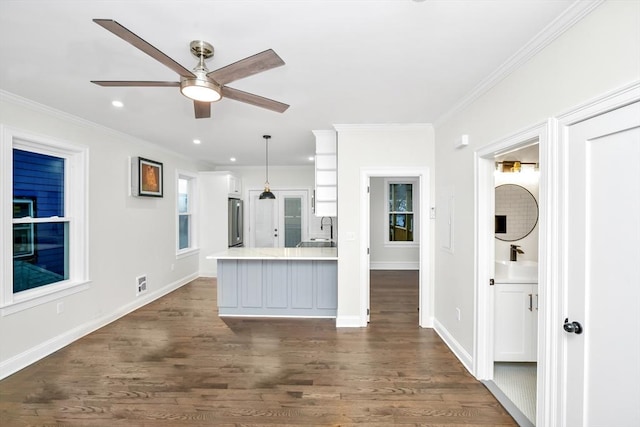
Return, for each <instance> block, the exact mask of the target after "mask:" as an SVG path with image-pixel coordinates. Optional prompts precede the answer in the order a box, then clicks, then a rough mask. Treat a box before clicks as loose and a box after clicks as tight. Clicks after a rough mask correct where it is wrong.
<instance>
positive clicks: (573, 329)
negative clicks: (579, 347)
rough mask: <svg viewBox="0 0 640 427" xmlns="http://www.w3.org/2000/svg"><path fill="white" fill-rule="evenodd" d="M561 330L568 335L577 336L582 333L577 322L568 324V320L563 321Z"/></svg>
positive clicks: (580, 326)
mask: <svg viewBox="0 0 640 427" xmlns="http://www.w3.org/2000/svg"><path fill="white" fill-rule="evenodd" d="M563 328H564V330H565V331H566V332H568V333H570V334H572V333H573V334H578V335H580V334H581V333H582V325H581V324H580V323H579V322H569V319H568V318H567V319H564V325H563Z"/></svg>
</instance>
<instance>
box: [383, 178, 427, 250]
mask: <svg viewBox="0 0 640 427" xmlns="http://www.w3.org/2000/svg"><path fill="white" fill-rule="evenodd" d="M419 183H420V180H419V179H418V178H413V177H412V178H395V177H394V178H385V179H384V225H383V227H384V246H385V247H388V248H398V247H403V248H414V247H419V246H420V229H419V221H417V217H418V215H419V214H420V212H419V207H420V200H419V197H420V195H419V191H416V189H417V188H418V187H419ZM391 184H411V185H412V187H411V198H412V205H413V210H412V211H411V212H410V213H411V214H412V215H413V227H414V228H413V241H411V242H406V241H404V242H402V241H392V240H389V215H390V214H391V211H390V210H389V196H390V194H389V186H390V185H391Z"/></svg>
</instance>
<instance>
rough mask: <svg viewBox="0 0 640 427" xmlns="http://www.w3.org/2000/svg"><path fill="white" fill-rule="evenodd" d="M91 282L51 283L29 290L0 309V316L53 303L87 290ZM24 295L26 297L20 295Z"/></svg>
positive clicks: (17, 295)
mask: <svg viewBox="0 0 640 427" xmlns="http://www.w3.org/2000/svg"><path fill="white" fill-rule="evenodd" d="M90 283H91V282H81V283H71V282H69V281H64V282H58V283H53V284H51V285H47V286H41V287H39V288H35V289H30V290H27V291H23V292H20V293H19V294H16V296H15V297H14V299H13V302H12V303H10V304H7V305H5V306H3V307H0V316H2V317H4V316H8V315H10V314H14V313H19V312H21V311H23V310H28V309H30V308H33V307H37V306H39V305H42V304H46V303H48V302H51V301H55V300H58V299H61V298H64V297H68V296H69V295H73V294H77V293H78V292H82V291H86V290H87V289H89V285H90ZM21 294H26V295H21Z"/></svg>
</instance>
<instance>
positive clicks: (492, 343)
mask: <svg viewBox="0 0 640 427" xmlns="http://www.w3.org/2000/svg"><path fill="white" fill-rule="evenodd" d="M546 129H547V125H546V124H541V125H538V126H535V127H533V128H531V129H528V130H526V131H523V132H521V133H519V134H517V135H514V136H512V137H510V138H507V139H505V140H503V141H499V142H497V143H494V144H491V145H490V146H488V147H486V148H483V149H482V150H479V151H478V152H477V153H476V182H477V186H476V189H477V196H476V201H477V203H476V218H477V228H476V230H477V236H476V257H477V264H476V296H477V298H476V301H477V303H476V321H477V325H478V328H477V334H476V342H475V345H474V370H475V372H476V376H477V378H479V379H481V380H483V381H484V382H485V384H486V385H487V387H488V388H489V389H490V390H491V391H492V392H493V393H494V395H496V397H497V398H498V400H500V401H501V403H502V404H503V405H504V406H505V408H506V409H507V410H508V411H509V412H510V414H511V415H512V416H513V417H514V418H515V419H516V420H517V421H518V423H519V424H520V425H522V426H533V425H535V423H536V419H537V403H538V401H539V395H540V393H539V390H540V386H539V385H540V383H541V381H540V376H539V375H538V374H539V372H540V371H541V367H542V368H544V366H541V365H543V364H544V361H543V360H540V359H539V358H538V354H540V351H541V350H543V349H542V348H539V347H543V346H544V344H541V345H538V343H541V342H543V341H542V340H540V337H539V335H540V333H539V331H540V328H538V321H539V319H540V318H544V317H543V316H544V313H545V310H546V307H545V304H544V303H543V299H542V298H540V296H542V295H544V289H545V279H544V277H540V276H539V274H538V272H539V271H540V269H539V268H538V265H539V262H540V261H541V260H539V259H538V253H539V250H538V247H539V239H540V238H542V236H540V233H541V230H544V228H545V227H546V225H547V224H546V223H545V221H544V209H545V208H546V205H545V203H544V195H545V191H546V189H545V187H544V184H545V182H544V179H543V178H542V177H543V175H544V173H545V164H544V162H543V161H541V160H540V157H539V149H540V147H541V146H542V145H544V144H546ZM516 193H517V194H516ZM525 200H526V201H530V202H531V206H520V204H524V203H525V202H524V201H525ZM516 205H517V206H516ZM530 208H531V209H530ZM530 210H535V214H536V215H535V218H530V217H529V216H528V215H527V214H526V212H528V211H530ZM523 212H525V213H523ZM523 215H524V217H522V216H523ZM522 223H527V226H526V227H522V229H520V228H521V226H520V224H522ZM524 228H526V231H525V230H524Z"/></svg>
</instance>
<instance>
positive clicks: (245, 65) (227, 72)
mask: <svg viewBox="0 0 640 427" xmlns="http://www.w3.org/2000/svg"><path fill="white" fill-rule="evenodd" d="M93 22H95V23H96V24H98V25H100V26H101V27H103V28H105V29H106V30H108V31H111V32H112V33H113V34H115V35H116V36H118V37H120V38H121V39H123V40H124V41H126V42H128V43H131V44H132V45H133V46H135V47H137V48H138V49H140V50H141V51H143V52H144V53H146V54H147V55H149V56H151V57H152V58H153V59H155V60H156V61H159V62H160V63H162V64H164V65H165V66H167V67H169V68H171V69H172V70H173V71H175V72H176V73H178V74H179V75H180V81H179V82H167V81H126V80H125V81H113V80H92V81H91V83H95V84H97V85H99V86H140V87H154V86H155V87H180V91H181V92H182V94H183V95H184V96H186V97H187V98H190V99H192V100H193V106H194V109H195V116H196V119H203V118H208V117H211V103H212V102H215V101H219V100H220V99H222V98H229V99H234V100H236V101H240V102H245V103H247V104H251V105H255V106H257V107H262V108H266V109H269V110H272V111H276V112H278V113H283V112H284V111H285V110H286V109H287V108H289V105H287V104H283V103H282V102H278V101H274V100H273V99H268V98H264V97H262V96H259V95H254V94H252V93H248V92H243V91H241V90H238V89H233V88H231V87H229V86H227V84H228V83H231V82H233V81H235V80H239V79H242V78H244V77H248V76H252V75H254V74H257V73H261V72H263V71H267V70H270V69H272V68H276V67H279V66H281V65H284V61H283V60H282V59H281V58H280V57H279V56H278V55H277V54H276V53H275V52H274V51H273V50H272V49H268V50H265V51H264V52H260V53H257V54H255V55H253V56H249V57H247V58H245V59H241V60H240V61H237V62H234V63H233V64H230V65H227V66H226V67H222V68H219V69H217V70H214V71H209V70H208V69H207V67H206V65H205V61H206V60H207V59H209V58H211V57H212V56H213V46H212V45H211V44H209V43H207V42H205V41H202V40H194V41H192V42H191V43H190V48H191V53H192V54H193V55H194V56H195V57H196V58H198V65H196V67H195V68H194V69H193V71H189V70H188V69H186V68H184V67H183V66H182V65H180V64H178V63H177V62H176V61H174V60H173V59H171V58H170V57H168V56H167V55H165V54H164V53H162V52H161V51H159V50H158V49H157V48H155V47H154V46H152V45H151V44H149V43H147V42H146V41H145V40H143V39H141V38H140V37H138V36H137V35H136V34H134V33H133V32H131V31H130V30H128V29H127V28H125V27H123V26H122V25H120V24H119V23H117V22H116V21H114V20H112V19H94V20H93Z"/></svg>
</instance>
